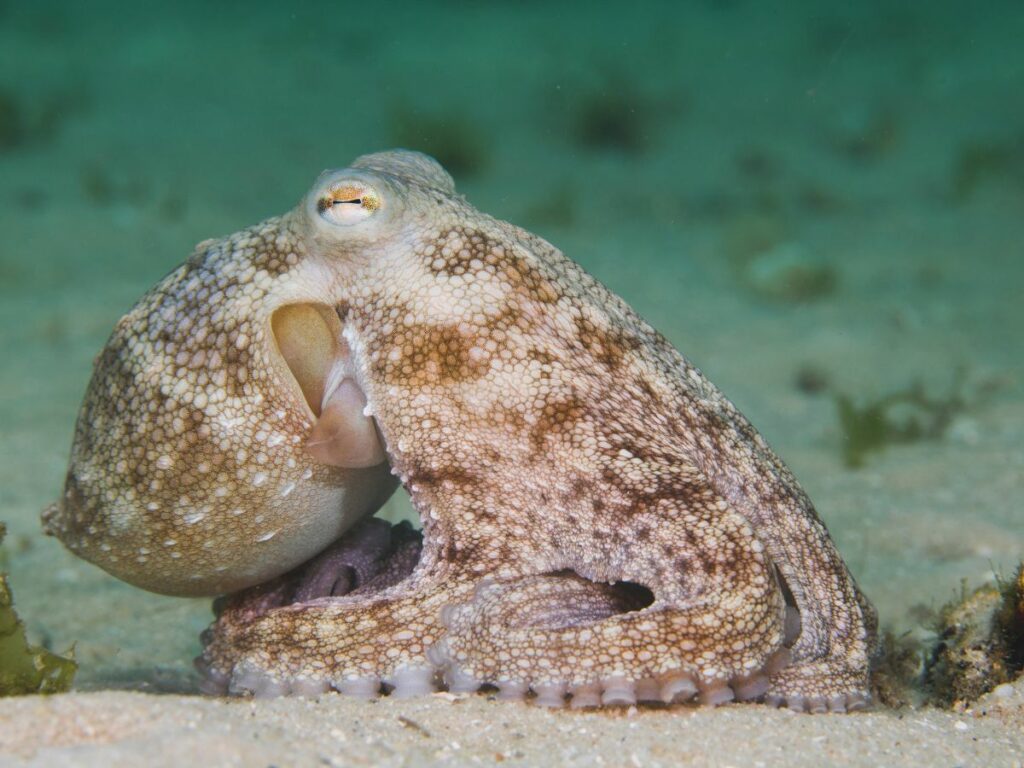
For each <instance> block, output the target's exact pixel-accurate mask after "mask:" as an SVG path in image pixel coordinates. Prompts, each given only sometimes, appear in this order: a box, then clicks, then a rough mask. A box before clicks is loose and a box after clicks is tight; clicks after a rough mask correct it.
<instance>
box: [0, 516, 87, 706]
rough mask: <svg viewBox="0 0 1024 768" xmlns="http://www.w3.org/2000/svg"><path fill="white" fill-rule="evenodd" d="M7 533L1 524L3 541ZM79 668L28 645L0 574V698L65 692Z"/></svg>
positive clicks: (8, 589)
mask: <svg viewBox="0 0 1024 768" xmlns="http://www.w3.org/2000/svg"><path fill="white" fill-rule="evenodd" d="M6 533H7V528H6V526H4V524H3V523H0V542H2V541H3V539H4V535H5V534H6ZM77 669H78V665H77V664H76V663H75V661H74V659H73V658H65V657H64V656H58V655H57V654H55V653H51V652H50V651H48V650H46V649H45V648H43V647H41V646H37V645H29V643H28V640H27V639H26V637H25V625H24V624H23V623H22V622H21V620H20V619H19V618H18V616H17V614H16V613H15V612H14V599H13V597H12V596H11V590H10V588H9V587H8V586H7V576H6V574H3V573H0V696H16V695H19V694H26V693H60V692H61V691H66V690H68V688H70V687H71V681H72V680H73V679H74V677H75V672H76V671H77Z"/></svg>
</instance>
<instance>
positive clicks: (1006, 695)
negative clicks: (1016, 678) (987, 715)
mask: <svg viewBox="0 0 1024 768" xmlns="http://www.w3.org/2000/svg"><path fill="white" fill-rule="evenodd" d="M1015 693H1016V691H1015V690H1014V689H1013V686H1012V685H1010V684H1009V683H1003V684H1002V685H997V686H996V687H995V688H993V689H992V695H993V696H995V697H996V698H997V699H1012V698H1013V695H1014V694H1015Z"/></svg>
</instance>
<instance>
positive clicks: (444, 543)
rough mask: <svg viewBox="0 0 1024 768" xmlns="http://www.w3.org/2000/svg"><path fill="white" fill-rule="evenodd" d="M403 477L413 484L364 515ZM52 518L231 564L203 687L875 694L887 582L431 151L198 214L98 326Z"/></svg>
mask: <svg viewBox="0 0 1024 768" xmlns="http://www.w3.org/2000/svg"><path fill="white" fill-rule="evenodd" d="M399 484H401V485H403V486H404V489H405V491H406V492H407V493H408V494H409V496H410V500H411V502H412V505H413V507H414V509H415V511H416V514H417V516H418V518H419V528H420V530H415V529H414V527H413V526H411V525H410V524H409V523H403V524H400V525H391V524H389V523H387V522H384V521H383V520H380V519H378V518H376V517H375V514H376V513H377V511H378V510H379V509H380V508H381V506H382V505H383V504H384V502H385V501H386V500H387V499H388V497H389V496H390V495H391V494H392V492H394V491H395V489H396V487H397V486H398V485H399ZM44 527H45V529H46V530H47V532H48V533H50V534H53V535H55V536H58V537H59V538H60V539H61V540H62V541H63V542H64V543H65V544H66V545H67V546H68V547H69V548H70V549H71V550H72V551H73V552H75V553H76V554H78V555H80V556H82V557H84V558H86V559H88V560H90V561H91V562H93V563H95V564H96V565H98V566H100V567H102V568H104V569H106V570H108V571H109V572H110V573H112V574H114V575H115V576H117V577H119V578H122V579H124V580H126V581H128V582H130V583H132V584H135V585H137V586H140V587H143V588H145V589H150V590H153V591H156V592H162V593H166V594H174V595H193V596H196V595H209V596H217V601H216V602H215V605H214V612H215V618H214V621H213V623H212V625H211V626H210V628H209V629H208V630H207V631H206V632H204V633H203V635H202V638H201V640H202V643H203V650H202V655H201V656H200V658H199V659H198V660H197V669H198V670H199V672H200V675H201V678H202V681H201V689H202V690H203V691H204V692H206V693H209V694H212V695H238V696H258V697H264V696H280V695H297V696H318V695H321V694H325V693H327V692H330V691H334V692H338V693H341V694H345V695H350V696H357V697H362V698H372V697H376V696H380V695H390V696H393V697H397V698H405V697H408V696H418V695H424V694H429V693H431V692H432V691H435V690H438V689H440V688H443V687H447V688H448V689H449V690H450V691H455V692H466V693H469V692H473V691H478V690H485V691H494V690H496V691H497V694H496V695H497V697H498V698H501V699H515V700H526V701H532V702H533V703H534V704H536V705H540V706H547V707H565V706H571V707H574V708H592V707H624V706H632V705H633V704H651V705H655V706H676V705H680V704H683V703H687V702H693V701H697V702H701V703H704V704H707V705H711V706H717V705H722V704H726V703H727V702H730V701H733V700H736V701H763V702H765V703H766V704H769V705H771V706H786V707H789V708H791V709H795V710H799V711H806V712H816V713H817V712H841V711H850V710H854V709H857V708H860V707H863V706H866V705H867V704H868V703H869V701H870V697H869V694H868V674H869V670H870V665H871V661H872V657H873V654H874V653H875V651H876V647H877V642H876V635H877V626H876V625H877V621H876V617H875V612H874V609H873V608H872V606H871V604H870V602H869V601H868V600H867V599H866V598H865V596H864V595H863V594H862V593H861V591H860V590H859V588H858V587H857V584H856V582H855V581H854V579H853V577H852V576H851V574H850V572H849V570H848V569H847V567H846V565H845V564H844V562H843V560H842V558H841V556H840V554H839V552H838V551H837V549H836V547H835V545H834V544H833V542H832V540H831V538H830V537H829V534H828V531H827V530H826V528H825V526H824V524H823V523H822V520H821V518H820V516H819V515H818V513H817V511H816V510H815V508H814V506H813V504H812V503H811V501H810V499H809V498H808V497H807V495H806V494H805V493H804V492H803V490H802V489H801V487H800V485H799V484H798V483H797V481H796V479H795V478H794V477H793V475H792V473H791V472H790V471H789V469H788V468H787V467H786V466H785V464H784V463H783V461H782V460H781V459H780V458H779V457H778V456H777V455H776V454H775V453H774V452H773V451H772V450H771V448H770V447H769V446H768V444H767V443H766V442H765V440H764V439H763V438H762V437H761V436H760V435H759V434H758V433H757V431H756V430H755V429H754V427H753V426H752V425H751V424H750V423H749V422H748V421H747V419H746V418H745V417H744V416H743V415H742V414H740V413H739V412H738V411H737V409H736V408H735V406H733V404H732V403H731V402H730V401H729V400H728V399H727V398H726V397H725V396H724V395H723V394H722V393H721V392H720V391H719V390H718V389H717V388H716V387H715V386H714V385H713V384H711V382H709V381H708V380H707V378H706V377H705V376H704V375H703V374H702V373H701V371H700V370H699V369H698V368H696V367H695V366H694V365H693V364H692V363H691V362H690V361H689V360H687V359H686V358H685V357H684V356H683V355H682V354H680V353H679V351H677V350H676V349H675V348H674V347H672V345H671V344H670V343H669V342H668V341H667V340H666V339H665V337H664V336H662V335H661V334H659V333H658V332H657V331H655V330H654V329H653V328H652V327H651V326H650V325H648V324H647V323H646V322H645V321H644V320H643V319H642V318H641V317H640V316H639V315H638V314H637V313H636V312H635V311H634V310H633V309H632V308H631V307H629V306H628V305H627V304H626V303H625V302H624V301H623V300H622V299H621V298H619V297H618V296H616V295H615V294H614V293H612V292H611V291H610V290H608V289H607V288H606V287H605V286H603V285H602V284H600V283H599V282H598V281H597V280H595V279H594V278H592V277H591V276H590V275H588V274H587V273H586V272H585V271H584V270H583V269H582V268H581V267H580V266H579V265H578V264H576V263H575V262H573V261H571V260H570V259H569V258H567V257H566V256H565V255H564V254H562V252H561V251H559V250H558V249H557V248H555V247H554V246H552V245H551V244H550V243H548V242H547V241H545V240H543V239H542V238H540V237H537V236H536V235H533V234H531V233H530V232H527V231H525V230H523V229H521V228H519V227H516V226H514V225H513V224H509V223H507V222H504V221H500V220H498V219H495V218H493V217H491V216H488V215H487V214H485V213H483V212H481V211H479V210H477V209H476V208H475V207H473V206H472V205H471V204H470V203H469V202H468V201H467V200H466V199H465V198H463V197H462V196H461V195H460V194H458V193H457V192H456V190H455V184H454V182H453V181H452V178H451V176H450V175H449V174H448V173H447V172H446V171H445V170H444V169H443V168H442V167H441V166H440V165H439V164H438V163H437V162H436V161H435V160H433V159H432V158H429V157H427V156H426V155H422V154H420V153H416V152H409V151H405V150H395V151H390V152H380V153H375V154H371V155H366V156H363V157H360V158H358V159H356V160H355V161H354V162H353V163H352V164H351V165H350V166H349V167H347V168H341V169H337V170H331V171H326V172H325V173H324V174H322V175H321V176H320V178H319V179H317V180H316V182H315V183H314V184H313V186H312V188H311V189H310V190H309V191H308V192H307V194H306V195H305V196H304V197H303V198H302V199H301V201H300V202H299V203H298V205H297V206H296V207H295V208H294V209H293V210H292V211H290V212H288V213H285V214H284V215H282V216H277V217H273V218H270V219H268V220H266V221H264V222H262V223H259V224H256V225H254V226H252V227H249V228H247V229H244V230H242V231H239V232H237V233H235V234H232V235H228V236H226V237H223V238H220V239H217V240H206V241H203V242H202V243H200V244H199V245H198V246H197V247H196V249H195V251H194V252H193V253H192V255H191V256H189V258H188V259H187V260H186V261H185V262H184V263H183V264H182V265H181V266H180V267H179V268H178V269H176V270H174V271H173V272H171V273H170V274H169V275H167V276H166V277H165V278H164V279H163V280H161V281H160V282H159V283H158V284H157V285H156V286H154V288H153V289H152V290H150V291H149V292H148V293H146V294H145V295H144V296H143V297H142V298H141V299H140V300H139V301H138V302H137V303H136V305H135V306H134V307H133V308H131V310H130V311H129V312H128V313H127V314H126V315H125V316H124V317H123V318H122V319H121V320H120V321H119V322H118V323H117V326H116V327H115V329H114V331H113V333H112V335H111V337H110V339H109V340H108V342H107V345H106V347H105V348H104V349H103V351H102V352H101V353H100V355H99V356H98V357H97V360H96V365H95V368H94V371H93V376H92V379H91V381H90V383H89V386H88V389H87V391H86V394H85V398H84V401H83V404H82V408H81V411H80V413H79V417H78V421H77V424H76V427H75V435H74V440H73V442H72V447H71V457H70V462H69V466H68V472H67V476H66V480H65V484H64V490H63V493H62V494H61V496H60V499H59V500H58V502H57V503H56V504H55V505H53V506H52V507H50V508H48V510H47V511H46V512H45V513H44Z"/></svg>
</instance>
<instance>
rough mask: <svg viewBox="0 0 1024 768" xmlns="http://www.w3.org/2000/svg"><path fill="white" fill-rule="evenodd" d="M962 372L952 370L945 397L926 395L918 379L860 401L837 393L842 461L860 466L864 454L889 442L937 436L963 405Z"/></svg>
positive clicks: (964, 403) (903, 441)
mask: <svg viewBox="0 0 1024 768" xmlns="http://www.w3.org/2000/svg"><path fill="white" fill-rule="evenodd" d="M964 375H965V374H964V371H963V370H962V369H958V370H957V371H956V373H955V377H954V381H953V386H952V389H951V391H950V393H949V394H948V395H946V396H945V397H931V396H929V395H928V394H927V392H925V389H924V385H923V384H922V383H921V382H914V383H913V384H911V385H910V386H909V387H908V388H906V389H902V390H899V391H896V392H891V393H890V394H888V395H883V396H882V397H879V398H876V399H873V400H868V401H867V402H865V403H864V404H862V405H858V404H857V403H855V402H854V400H853V398H852V397H850V396H849V395H846V394H843V393H841V392H840V393H837V394H836V395H835V402H836V413H837V416H838V418H839V428H840V431H841V432H842V434H843V442H842V455H843V463H844V464H845V465H846V466H847V467H850V468H857V467H862V466H864V462H865V460H866V458H867V456H868V454H870V453H874V452H877V451H880V450H882V449H884V448H885V447H887V446H889V445H896V444H900V443H914V442H918V441H921V440H938V439H939V438H941V437H942V436H943V435H944V434H945V432H946V430H947V429H948V428H949V425H950V424H951V423H952V421H953V418H954V417H955V416H956V415H957V414H958V413H961V412H962V411H963V410H964V409H966V407H967V399H966V397H965V396H964V394H963V382H964Z"/></svg>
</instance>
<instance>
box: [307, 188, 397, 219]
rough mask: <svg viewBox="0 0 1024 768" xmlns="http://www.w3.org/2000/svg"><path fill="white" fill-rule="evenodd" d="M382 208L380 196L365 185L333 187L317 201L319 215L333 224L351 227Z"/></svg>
mask: <svg viewBox="0 0 1024 768" xmlns="http://www.w3.org/2000/svg"><path fill="white" fill-rule="evenodd" d="M380 206H381V200H380V196H379V195H378V194H377V193H376V192H375V191H374V190H372V189H370V188H369V187H367V186H365V185H363V184H342V185H339V186H334V187H331V188H330V189H328V190H327V192H326V193H325V194H324V195H323V196H322V197H321V198H320V199H319V200H318V201H317V205H316V209H317V211H318V212H319V214H320V215H321V216H322V217H323V218H324V219H326V220H327V221H329V222H330V223H331V224H337V225H339V226H342V227H349V226H352V225H353V224H358V223H359V222H360V221H362V220H363V219H368V218H370V216H372V215H373V214H374V212H375V211H377V210H378V209H379V208H380Z"/></svg>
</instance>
